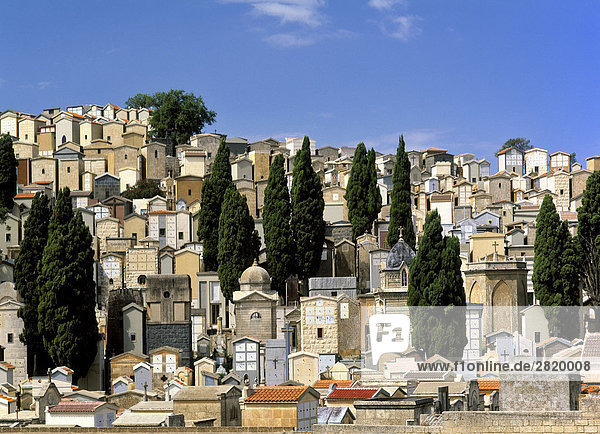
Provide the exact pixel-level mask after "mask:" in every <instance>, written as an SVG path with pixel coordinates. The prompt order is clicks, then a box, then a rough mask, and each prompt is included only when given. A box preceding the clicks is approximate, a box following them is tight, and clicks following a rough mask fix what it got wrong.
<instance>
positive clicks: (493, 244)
mask: <svg viewBox="0 0 600 434" xmlns="http://www.w3.org/2000/svg"><path fill="white" fill-rule="evenodd" d="M469 248H470V252H469V256H470V260H471V262H478V261H479V260H480V259H481V258H484V257H486V256H488V255H491V254H494V253H497V254H500V255H504V234H497V233H494V232H483V233H481V234H475V235H471V237H470V242H469Z"/></svg>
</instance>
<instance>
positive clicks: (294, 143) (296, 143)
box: [285, 137, 317, 157]
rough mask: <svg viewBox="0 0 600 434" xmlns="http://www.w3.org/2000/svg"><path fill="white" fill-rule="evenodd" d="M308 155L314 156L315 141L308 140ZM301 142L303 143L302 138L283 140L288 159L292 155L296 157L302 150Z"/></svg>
mask: <svg viewBox="0 0 600 434" xmlns="http://www.w3.org/2000/svg"><path fill="white" fill-rule="evenodd" d="M309 141H310V155H315V149H316V147H317V141H316V140H315V139H310V138H309ZM302 142H304V137H286V138H285V147H286V149H288V150H289V151H290V157H291V156H292V155H296V152H298V151H299V150H300V149H302Z"/></svg>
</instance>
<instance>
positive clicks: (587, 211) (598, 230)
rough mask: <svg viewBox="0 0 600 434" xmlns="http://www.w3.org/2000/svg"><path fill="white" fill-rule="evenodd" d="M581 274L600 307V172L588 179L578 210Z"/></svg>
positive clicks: (588, 293) (594, 303) (588, 290)
mask: <svg viewBox="0 0 600 434" xmlns="http://www.w3.org/2000/svg"><path fill="white" fill-rule="evenodd" d="M577 219H578V220H579V225H578V228H577V238H578V241H579V242H578V244H579V246H580V249H581V252H582V260H581V272H582V275H583V282H584V284H585V288H586V291H587V295H588V296H589V297H590V301H591V304H592V305H594V306H600V171H598V170H596V171H595V172H594V173H592V175H591V176H590V177H589V178H588V180H587V183H586V185H585V190H584V191H583V198H582V199H581V207H579V209H578V210H577Z"/></svg>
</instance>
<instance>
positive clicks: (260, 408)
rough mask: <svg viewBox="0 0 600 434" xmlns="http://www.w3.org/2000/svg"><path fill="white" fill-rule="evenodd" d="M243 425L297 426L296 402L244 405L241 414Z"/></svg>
mask: <svg viewBox="0 0 600 434" xmlns="http://www.w3.org/2000/svg"><path fill="white" fill-rule="evenodd" d="M242 424H243V426H256V427H259V426H282V427H283V426H289V427H291V426H297V425H298V410H297V404H296V403H294V404H280V405H277V406H276V405H273V404H252V405H248V404H247V405H246V407H245V408H244V410H243V414H242Z"/></svg>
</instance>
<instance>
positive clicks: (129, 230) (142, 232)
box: [123, 213, 146, 243]
mask: <svg viewBox="0 0 600 434" xmlns="http://www.w3.org/2000/svg"><path fill="white" fill-rule="evenodd" d="M123 236H124V237H125V238H135V239H136V243H137V240H141V239H142V238H144V237H146V217H144V216H141V215H139V214H136V213H131V214H129V215H128V216H125V218H124V219H123Z"/></svg>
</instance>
